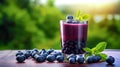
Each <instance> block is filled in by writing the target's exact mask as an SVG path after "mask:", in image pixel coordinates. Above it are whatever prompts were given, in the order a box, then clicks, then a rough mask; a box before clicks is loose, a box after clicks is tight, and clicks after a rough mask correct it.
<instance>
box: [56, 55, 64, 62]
mask: <svg viewBox="0 0 120 67" xmlns="http://www.w3.org/2000/svg"><path fill="white" fill-rule="evenodd" d="M56 60H57V61H58V62H63V61H64V57H63V56H62V55H58V56H57V57H56Z"/></svg>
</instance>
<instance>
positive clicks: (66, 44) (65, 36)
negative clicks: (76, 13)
mask: <svg viewBox="0 0 120 67" xmlns="http://www.w3.org/2000/svg"><path fill="white" fill-rule="evenodd" d="M87 28H88V21H78V20H73V16H70V15H69V16H67V17H66V20H60V35H61V47H62V53H63V54H67V55H69V54H83V53H84V51H83V48H84V47H85V46H86V41H87Z"/></svg>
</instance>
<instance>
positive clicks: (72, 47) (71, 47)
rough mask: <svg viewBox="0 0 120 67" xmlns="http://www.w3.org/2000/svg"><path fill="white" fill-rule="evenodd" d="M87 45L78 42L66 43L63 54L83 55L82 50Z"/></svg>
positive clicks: (83, 42)
mask: <svg viewBox="0 0 120 67" xmlns="http://www.w3.org/2000/svg"><path fill="white" fill-rule="evenodd" d="M85 43H86V42H85V41H81V42H80V43H79V42H78V40H73V41H64V44H63V49H62V52H63V53H65V54H83V53H84V51H83V49H82V48H84V47H85V45H86V44H85Z"/></svg>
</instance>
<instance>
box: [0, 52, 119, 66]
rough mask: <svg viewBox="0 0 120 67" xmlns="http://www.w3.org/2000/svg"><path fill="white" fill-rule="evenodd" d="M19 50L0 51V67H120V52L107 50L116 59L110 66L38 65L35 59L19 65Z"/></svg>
mask: <svg viewBox="0 0 120 67" xmlns="http://www.w3.org/2000/svg"><path fill="white" fill-rule="evenodd" d="M17 51H18V50H1V51H0V67H120V50H105V51H104V53H106V54H107V55H111V56H113V57H115V63H114V64H113V65H108V64H107V63H106V62H99V63H92V64H87V63H84V64H77V63H76V64H69V63H68V62H63V63H58V62H56V61H55V62H53V63H50V62H43V63H37V62H35V61H34V60H33V59H31V58H30V59H27V60H25V62H24V63H17V61H16V57H15V53H16V52H17Z"/></svg>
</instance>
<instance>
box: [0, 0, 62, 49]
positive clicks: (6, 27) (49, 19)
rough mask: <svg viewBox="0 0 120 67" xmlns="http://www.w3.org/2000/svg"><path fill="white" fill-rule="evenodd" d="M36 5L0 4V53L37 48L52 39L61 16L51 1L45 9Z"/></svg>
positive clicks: (25, 0) (27, 1)
mask: <svg viewBox="0 0 120 67" xmlns="http://www.w3.org/2000/svg"><path fill="white" fill-rule="evenodd" d="M39 1H40V0H35V1H34V2H33V1H31V0H0V49H31V48H34V47H38V48H39V46H40V45H42V44H44V45H45V46H47V45H48V44H47V43H49V42H48V41H49V40H51V41H52V39H54V38H55V36H56V34H57V32H58V31H59V23H58V22H59V20H60V19H63V18H62V17H63V14H62V13H61V12H60V11H59V10H58V9H57V8H56V7H54V5H53V2H54V0H48V3H47V5H42V4H40V3H38V2H39ZM39 4H40V5H39ZM38 45H39V46H38Z"/></svg>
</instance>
